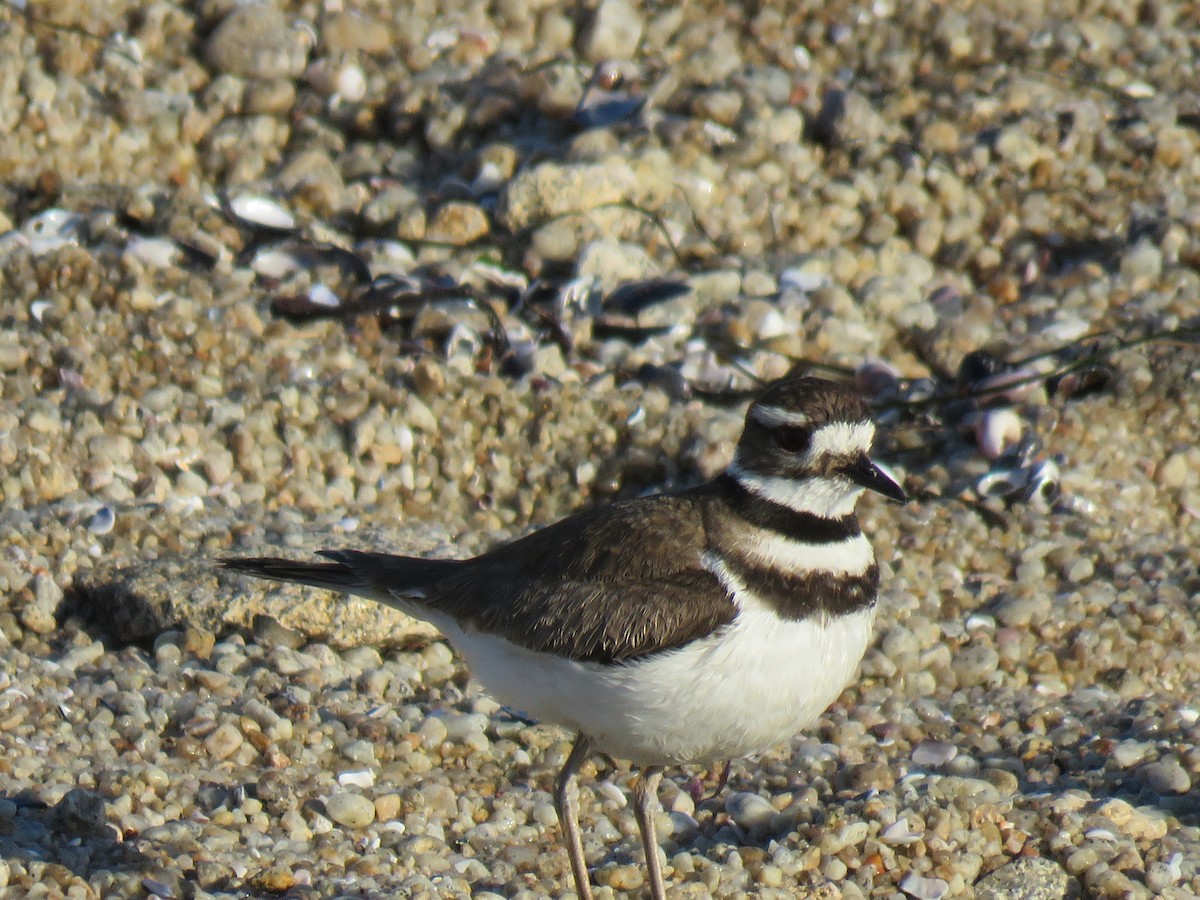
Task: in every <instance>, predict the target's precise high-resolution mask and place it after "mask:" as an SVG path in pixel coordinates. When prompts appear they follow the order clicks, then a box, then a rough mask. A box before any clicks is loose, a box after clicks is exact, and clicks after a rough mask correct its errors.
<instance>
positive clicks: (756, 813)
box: [725, 791, 775, 831]
mask: <svg viewBox="0 0 1200 900" xmlns="http://www.w3.org/2000/svg"><path fill="white" fill-rule="evenodd" d="M725 811H726V812H727V813H729V817H730V818H731V819H733V821H735V822H737V824H738V825H740V826H741V827H742V828H745V829H747V830H750V831H754V830H757V829H761V828H763V827H765V826H766V825H768V824H769V823H770V821H771V819H772V818H773V817H774V815H775V807H773V806H772V805H771V804H770V803H769V802H768V801H767V800H766V799H764V798H763V797H760V796H759V795H758V794H751V793H747V792H745V791H738V792H736V793H732V794H730V795H729V796H728V797H726V798H725Z"/></svg>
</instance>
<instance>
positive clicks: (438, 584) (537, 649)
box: [221, 374, 906, 900]
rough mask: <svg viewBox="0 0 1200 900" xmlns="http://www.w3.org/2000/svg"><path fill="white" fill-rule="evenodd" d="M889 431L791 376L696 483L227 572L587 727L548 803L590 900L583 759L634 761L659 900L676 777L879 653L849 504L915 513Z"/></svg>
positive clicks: (781, 723)
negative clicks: (307, 600)
mask: <svg viewBox="0 0 1200 900" xmlns="http://www.w3.org/2000/svg"><path fill="white" fill-rule="evenodd" d="M874 439H875V426H874V422H873V419H872V416H871V410H870V407H869V406H868V404H867V402H866V401H865V400H864V399H863V398H862V397H861V396H860V395H859V394H858V393H856V392H855V391H854V390H853V389H852V388H850V387H849V386H847V385H845V384H842V383H840V382H836V381H831V380H827V379H823V378H817V377H813V376H809V375H804V374H799V375H791V376H786V377H784V378H782V379H779V380H777V381H774V382H771V383H769V384H767V385H766V386H765V387H764V388H763V389H762V390H761V392H759V393H758V394H757V396H756V397H755V398H754V399H753V401H752V402H751V403H750V405H749V407H748V409H747V411H746V416H745V424H744V427H743V431H742V434H741V437H740V438H739V440H738V443H737V446H736V449H735V451H734V454H733V457H732V461H731V462H730V463H729V465H728V466H727V467H726V468H725V470H724V471H722V472H721V473H720V474H718V475H717V476H716V477H715V478H713V479H712V480H710V481H708V482H706V483H703V484H700V485H698V486H694V487H690V488H684V489H680V490H676V491H672V492H664V493H660V494H653V495H647V496H640V497H635V498H630V499H625V500H620V501H616V502H613V503H610V504H608V505H600V506H596V507H594V508H590V509H585V510H582V511H579V512H576V513H574V514H573V515H570V516H568V517H566V518H564V519H561V520H559V521H557V522H555V523H554V524H551V525H548V526H546V527H544V528H542V529H540V530H536V531H533V532H531V533H529V534H527V535H525V536H523V537H520V538H517V539H515V540H512V541H509V542H506V543H502V544H499V545H498V546H496V547H494V548H492V549H490V550H488V551H487V552H485V553H483V554H481V555H479V556H475V557H472V558H468V559H424V558H416V557H407V556H396V555H390V554H384V553H374V552H368V551H363V550H344V549H340V550H339V549H334V550H321V551H319V555H320V556H322V557H324V558H325V561H323V562H297V561H292V560H288V559H280V558H274V557H251V558H226V559H224V560H222V561H221V564H222V565H223V566H224V567H225V568H227V569H232V570H235V571H237V572H241V573H245V574H248V575H253V576H257V577H261V578H268V579H276V580H280V581H289V582H298V583H300V584H304V585H310V586H314V587H318V588H328V589H330V590H335V591H341V592H345V593H349V594H355V595H359V596H363V597H368V598H371V599H373V600H377V601H380V602H382V603H385V604H387V605H389V606H392V607H395V608H397V609H399V610H401V611H403V612H405V613H407V614H409V615H411V616H415V617H416V618H418V619H422V620H425V621H427V622H429V623H431V624H432V625H434V626H435V627H436V628H437V629H439V630H440V631H441V633H442V634H443V635H444V636H445V637H446V638H447V639H448V640H449V642H450V644H451V645H452V646H453V647H454V648H455V649H456V650H457V651H458V652H459V653H460V655H461V656H462V657H463V658H464V660H465V661H466V663H467V665H468V667H469V668H470V670H471V671H472V672H473V674H474V675H476V676H477V677H478V678H479V680H480V681H481V682H482V683H483V685H484V686H485V687H486V688H487V689H488V690H489V691H490V692H491V693H492V694H493V695H494V696H495V697H496V698H497V699H498V700H499V701H500V702H501V703H502V704H505V705H507V706H508V707H509V708H511V709H514V710H519V711H521V714H522V715H524V716H526V717H529V718H532V719H533V720H536V721H539V722H544V723H553V724H557V725H560V726H563V727H565V728H568V729H570V730H571V731H573V732H574V733H575V735H576V737H575V740H574V743H573V745H572V748H571V751H570V753H569V754H568V756H567V759H566V762H565V763H564V764H563V766H562V769H561V771H559V773H558V775H557V777H556V779H555V783H554V804H555V808H556V810H557V812H558V818H559V822H560V828H561V834H562V840H563V842H564V843H565V845H566V850H567V856H568V858H569V861H570V866H571V872H572V876H573V879H574V882H575V886H576V893H577V895H578V896H579V898H580V900H591V897H592V890H591V882H590V879H589V874H588V868H587V862H586V860H585V858H584V853H583V840H582V836H581V833H580V826H579V816H578V814H579V809H578V783H577V782H578V773H579V770H580V767H581V766H582V765H583V763H584V762H585V761H586V760H587V759H588V758H589V757H590V756H591V755H592V754H593V753H597V754H603V755H605V756H608V757H610V758H619V759H624V760H628V761H629V762H631V763H632V764H634V765H636V766H637V767H638V774H637V778H636V780H635V781H634V783H633V786H632V789H631V794H632V798H633V801H634V803H633V807H634V813H635V818H636V820H637V824H638V828H639V831H640V835H641V843H642V848H643V850H644V852H645V857H646V871H647V874H648V879H647V881H648V885H649V891H650V895H651V897H652V898H653V900H665V897H666V889H665V885H664V881H663V873H662V865H661V861H660V859H659V847H658V841H657V835H656V833H655V825H654V811H655V810H656V808H657V806H656V804H657V791H658V787H659V784H660V781H661V778H662V776H663V772H664V769H665V768H666V767H670V766H680V765H691V764H702V765H711V764H714V763H720V762H722V761H726V760H730V759H737V758H742V757H746V756H751V755H754V754H757V753H761V752H764V751H766V750H769V749H771V748H772V747H775V746H778V745H779V744H782V743H784V742H786V741H788V740H789V739H790V738H791V737H792V736H793V735H795V734H796V733H798V732H799V731H801V730H803V729H804V728H805V727H807V726H808V725H810V724H812V722H813V721H815V720H816V719H817V717H819V716H820V715H821V713H823V712H824V711H825V709H826V708H827V707H828V706H829V704H831V703H832V702H833V701H834V700H835V699H836V698H837V697H838V696H839V695H840V694H841V692H842V690H843V689H844V688H845V687H846V685H847V684H849V682H850V681H851V679H852V678H853V676H854V673H855V671H856V670H857V667H858V664H859V662H860V661H861V660H862V657H863V654H864V653H865V652H866V648H867V646H868V643H869V641H870V639H871V633H872V629H873V624H874V617H875V606H876V595H877V591H878V584H879V568H878V565H877V563H876V561H875V554H874V551H873V549H872V546H871V544H870V542H869V541H868V539H867V537H866V536H865V535H864V534H863V532H862V530H861V528H860V527H859V523H858V519H857V517H856V513H855V508H856V505H857V501H858V499H859V497H860V496H861V495H862V494H863V492H864V491H874V492H876V493H879V494H881V495H883V496H884V497H887V498H889V499H891V500H894V501H897V502H904V501H905V500H906V497H905V493H904V491H903V489H902V488H901V487H900V485H899V484H898V483H897V482H896V481H895V480H894V479H893V477H891V476H890V475H889V474H887V473H886V472H885V470H884V469H883V468H881V467H880V466H879V465H878V464H877V463H876V462H874V461H873V460H872V457H871V453H872V450H873V444H874Z"/></svg>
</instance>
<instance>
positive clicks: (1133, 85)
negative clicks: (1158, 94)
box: [1124, 81, 1155, 100]
mask: <svg viewBox="0 0 1200 900" xmlns="http://www.w3.org/2000/svg"><path fill="white" fill-rule="evenodd" d="M1124 93H1125V96H1126V97H1132V98H1133V99H1135V100H1145V99H1147V98H1148V97H1153V96H1154V94H1155V90H1154V85H1152V84H1150V83H1149V82H1146V81H1131V82H1129V84H1127V85H1125V87H1124Z"/></svg>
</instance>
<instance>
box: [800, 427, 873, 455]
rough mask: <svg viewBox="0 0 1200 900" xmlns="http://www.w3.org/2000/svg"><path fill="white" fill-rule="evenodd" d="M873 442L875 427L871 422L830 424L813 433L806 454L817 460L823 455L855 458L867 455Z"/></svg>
mask: <svg viewBox="0 0 1200 900" xmlns="http://www.w3.org/2000/svg"><path fill="white" fill-rule="evenodd" d="M874 441H875V425H874V424H873V423H871V422H855V423H853V424H851V423H849V422H831V423H830V424H828V425H822V426H821V427H820V428H818V429H817V430H816V431H814V432H813V436H812V443H811V444H809V449H808V454H809V456H810V457H811V458H812V459H817V458H818V457H820V456H823V455H825V454H830V455H832V456H855V455H857V454H859V453H869V452H870V451H871V444H872V443H873V442H874Z"/></svg>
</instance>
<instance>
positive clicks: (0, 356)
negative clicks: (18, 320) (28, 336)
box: [0, 330, 29, 372]
mask: <svg viewBox="0 0 1200 900" xmlns="http://www.w3.org/2000/svg"><path fill="white" fill-rule="evenodd" d="M27 359H29V351H28V350H26V349H25V347H24V346H22V344H21V336H20V334H19V333H18V332H16V331H8V330H5V331H0V372H15V371H17V370H18V369H19V368H21V367H22V366H23V365H25V360H27Z"/></svg>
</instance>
